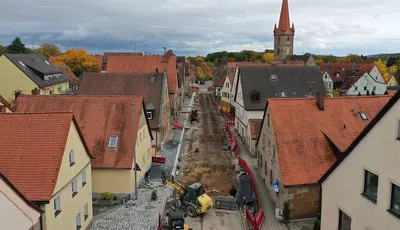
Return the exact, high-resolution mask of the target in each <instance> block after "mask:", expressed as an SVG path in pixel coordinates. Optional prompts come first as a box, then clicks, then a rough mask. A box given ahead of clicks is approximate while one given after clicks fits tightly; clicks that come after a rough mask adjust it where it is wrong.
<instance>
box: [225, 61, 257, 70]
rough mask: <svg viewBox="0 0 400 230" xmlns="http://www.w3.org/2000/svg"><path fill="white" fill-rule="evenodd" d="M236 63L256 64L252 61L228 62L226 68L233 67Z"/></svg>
mask: <svg viewBox="0 0 400 230" xmlns="http://www.w3.org/2000/svg"><path fill="white" fill-rule="evenodd" d="M238 64H241V65H242V64H256V63H253V62H228V69H235V68H236V66H237V65H238Z"/></svg>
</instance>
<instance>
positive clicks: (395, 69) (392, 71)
mask: <svg viewBox="0 0 400 230" xmlns="http://www.w3.org/2000/svg"><path fill="white" fill-rule="evenodd" d="M389 73H391V74H396V73H397V66H395V65H392V66H390V68H389Z"/></svg>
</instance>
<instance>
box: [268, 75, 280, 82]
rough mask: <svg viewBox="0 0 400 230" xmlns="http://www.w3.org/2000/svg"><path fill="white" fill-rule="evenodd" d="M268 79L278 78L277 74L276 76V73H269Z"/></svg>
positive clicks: (274, 79)
mask: <svg viewBox="0 0 400 230" xmlns="http://www.w3.org/2000/svg"><path fill="white" fill-rule="evenodd" d="M269 79H270V80H271V81H276V80H277V79H278V76H276V74H271V75H269Z"/></svg>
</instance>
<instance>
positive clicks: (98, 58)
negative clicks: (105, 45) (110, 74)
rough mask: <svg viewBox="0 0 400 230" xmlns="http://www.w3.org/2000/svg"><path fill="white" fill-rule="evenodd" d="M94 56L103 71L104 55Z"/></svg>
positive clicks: (98, 66)
mask: <svg viewBox="0 0 400 230" xmlns="http://www.w3.org/2000/svg"><path fill="white" fill-rule="evenodd" d="M93 57H94V58H96V61H97V68H99V72H101V70H102V68H103V55H94V56H93Z"/></svg>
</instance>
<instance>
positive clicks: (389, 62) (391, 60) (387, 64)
mask: <svg viewBox="0 0 400 230" xmlns="http://www.w3.org/2000/svg"><path fill="white" fill-rule="evenodd" d="M393 65H396V58H395V57H390V58H389V60H388V61H387V62H386V67H391V66H393Z"/></svg>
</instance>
